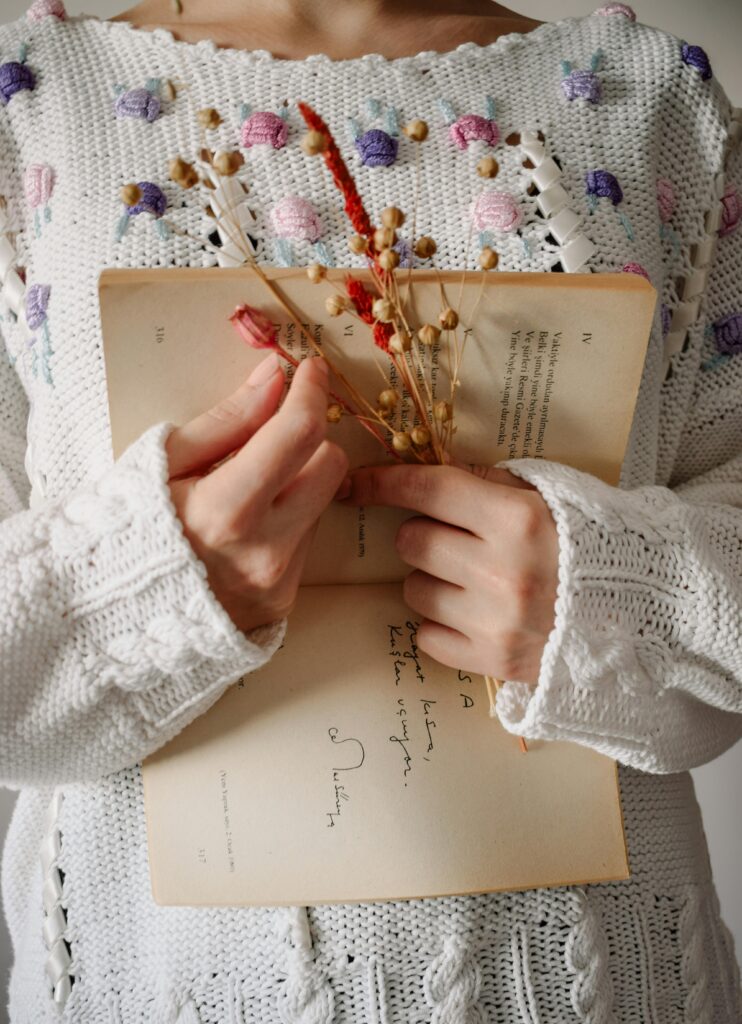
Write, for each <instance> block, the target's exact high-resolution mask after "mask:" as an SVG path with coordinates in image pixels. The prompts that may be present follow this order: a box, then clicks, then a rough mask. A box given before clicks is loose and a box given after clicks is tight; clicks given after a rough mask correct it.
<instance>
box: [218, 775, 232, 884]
mask: <svg viewBox="0 0 742 1024" xmlns="http://www.w3.org/2000/svg"><path fill="white" fill-rule="evenodd" d="M219 786H220V791H221V797H222V817H223V821H224V838H225V841H226V845H227V868H228V870H229V872H230V874H233V873H234V844H233V841H232V823H231V820H230V816H229V788H228V786H227V773H226V771H224V769H221V771H220V772H219Z"/></svg>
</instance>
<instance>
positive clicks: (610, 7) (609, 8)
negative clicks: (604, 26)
mask: <svg viewBox="0 0 742 1024" xmlns="http://www.w3.org/2000/svg"><path fill="white" fill-rule="evenodd" d="M593 13H594V14H602V15H603V17H611V16H612V15H614V14H617V15H619V16H620V17H622V18H628V20H629V21H636V14H635V13H634V10H633V8H632V7H629V5H628V4H603V6H602V7H598V9H597V10H596V11H594V12H593Z"/></svg>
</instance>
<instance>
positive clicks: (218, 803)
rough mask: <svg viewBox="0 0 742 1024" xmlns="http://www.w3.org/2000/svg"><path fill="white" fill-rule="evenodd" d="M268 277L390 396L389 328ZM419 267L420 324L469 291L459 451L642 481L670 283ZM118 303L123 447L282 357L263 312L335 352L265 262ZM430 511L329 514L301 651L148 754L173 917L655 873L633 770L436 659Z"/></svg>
mask: <svg viewBox="0 0 742 1024" xmlns="http://www.w3.org/2000/svg"><path fill="white" fill-rule="evenodd" d="M265 271H266V273H267V275H268V276H269V277H270V278H271V279H272V280H273V281H275V282H276V283H277V284H278V285H279V286H280V288H281V289H282V291H283V292H284V294H285V295H286V296H287V297H288V298H289V299H290V301H291V303H292V305H293V306H294V308H296V309H298V310H300V311H301V314H302V317H303V318H304V319H303V323H304V325H305V329H306V330H308V331H310V332H311V334H312V336H313V337H314V338H315V339H316V340H317V341H318V342H319V343H320V344H322V345H325V346H327V347H328V349H329V348H331V350H332V357H333V359H334V360H335V361H336V362H338V363H339V364H340V365H341V366H342V368H343V370H344V371H347V373H348V375H349V376H350V377H351V378H352V380H353V381H354V383H355V384H356V386H358V387H359V389H360V390H362V391H363V393H364V394H366V395H367V396H369V397H371V396H374V395H375V394H376V393H377V391H378V390H379V387H380V382H381V378H380V375H379V372H378V367H377V366H376V365H375V363H374V357H375V356H376V357H380V358H382V359H384V358H385V357H384V356H383V353H380V352H379V351H378V349H374V347H373V345H372V343H371V340H370V332H369V329H368V328H367V327H366V326H365V325H363V326H361V325H359V324H358V322H357V321H356V320H353V319H352V318H351V317H350V316H346V315H343V316H340V317H337V318H330V317H328V316H327V314H326V312H325V308H324V299H325V297H326V296H327V294H328V288H327V286H326V285H313V284H311V283H310V282H309V281H308V279H307V277H306V275H305V273H304V271H303V270H299V269H294V268H291V269H269V268H265ZM329 273H330V276H331V277H333V276H336V277H337V279H338V281H339V280H340V278H341V277H342V274H343V271H340V270H331V271H330V272H329ZM412 273H413V275H414V288H413V292H412V295H413V300H412V301H413V302H414V305H415V307H416V309H417V317H418V318H419V320H418V322H422V321H423V320H431V321H433V322H435V320H436V318H437V314H438V312H439V311H440V309H441V308H442V306H441V302H442V300H443V305H444V306H445V305H446V304H450V305H452V306H453V307H454V308H455V309H457V310H458V312H459V315H460V318H461V322H462V324H463V326H464V328H465V329H466V330H467V331H468V332H469V333H468V335H467V341H466V348H465V350H464V356H463V361H462V364H461V367H460V371H459V380H460V381H461V384H460V386H459V387H458V389H457V392H456V423H457V433H456V434H455V435H454V439H453V453H454V455H455V456H456V457H457V458H459V459H461V460H463V461H465V462H470V463H481V464H487V465H492V464H494V463H495V462H498V461H500V460H502V459H506V458H519V457H530V458H547V459H554V460H557V461H560V462H564V463H568V464H570V465H572V466H575V467H576V468H578V469H582V470H585V471H587V472H590V473H593V474H594V475H596V476H599V477H601V478H602V479H603V480H605V481H606V482H608V483H611V484H617V483H618V480H619V474H620V468H621V463H622V460H623V457H624V453H625V448H626V444H627V440H628V436H629V430H630V426H631V422H632V417H633V411H634V405H635V401H636V396H637V392H638V388H639V383H640V380H641V374H642V368H643V365H644V359H645V356H646V350H647V343H648V338H649V334H650V327H651V321H652V316H653V312H654V307H655V301H656V292H655V291H654V289H653V288H652V286H651V285H650V284H649V283H648V282H647V281H645V280H644V279H643V278H641V277H638V276H636V275H632V274H570V275H555V274H552V275H549V274H535V273H507V272H499V273H493V274H480V273H469V274H468V275H467V279H466V280H465V281H464V280H463V277H462V274H461V272H433V271H422V270H415V271H413V272H412ZM354 274H356V275H357V276H360V277H362V278H363V277H364V276H365V275H366V274H367V272H365V271H355V270H354ZM100 300H101V316H102V326H103V338H104V350H105V363H106V375H107V381H108V394H109V405H110V415H111V428H112V437H113V445H114V455H115V456H118V455H119V454H120V453H121V452H122V451H123V450H124V449H125V448H126V447H127V445H128V444H130V443H131V442H132V441H133V440H134V439H135V438H136V437H138V436H139V435H140V434H141V432H142V431H143V430H145V429H146V428H147V427H148V426H150V425H151V424H153V423H156V422H159V421H162V420H170V421H172V422H174V423H184V422H185V421H187V420H189V419H190V418H192V417H193V416H195V415H197V414H198V413H199V412H201V411H203V410H204V409H206V408H208V407H209V406H211V405H212V404H214V403H215V402H217V401H218V400H219V399H220V398H222V397H223V396H224V395H226V394H228V393H230V392H231V391H232V390H234V388H235V387H236V386H237V384H238V383H239V382H240V381H241V380H243V379H244V378H245V376H247V374H248V373H249V371H250V370H251V369H252V367H253V366H254V365H255V364H256V363H257V362H259V361H260V360H261V359H262V358H263V356H264V353H262V352H259V351H256V350H254V349H251V348H249V347H247V346H246V345H245V344H244V343H243V342H241V341H240V340H239V338H238V337H237V335H236V334H235V332H234V330H233V328H232V326H231V325H230V324H229V322H228V321H227V317H228V316H229V314H230V313H231V312H232V311H233V309H234V307H235V306H236V305H237V304H239V303H241V302H247V303H249V304H250V305H255V306H258V307H260V308H261V309H263V310H264V311H266V312H267V313H268V314H269V315H270V317H271V319H272V320H273V321H274V322H275V323H276V324H280V325H281V326H280V332H281V334H280V336H281V343H282V344H283V346H284V347H285V348H286V349H288V350H289V351H291V352H292V353H293V354H294V355H295V356H296V357H297V358H298V357H300V356H304V355H310V354H311V351H310V350H309V346H308V345H307V343H306V341H302V339H301V337H300V333H299V331H298V330H297V325H296V324H295V323H291V322H290V319H289V318H288V317H287V315H286V314H285V313H284V312H283V310H282V309H281V307H280V306H279V305H278V303H277V302H276V301H275V300H274V299H273V298H272V297H271V295H270V294H269V292H268V290H267V289H266V288H265V286H264V285H263V283H262V282H261V281H260V280H259V279H258V278H257V276H256V275H254V273H253V272H252V271H251V270H250V269H249V268H235V269H224V268H214V269H162V270H136V269H133V270H107V271H104V272H103V274H102V275H101V280H100ZM427 358H428V359H430V360H431V361H432V362H431V364H430V368H431V369H432V370H433V371H434V372H433V373H432V379H433V391H434V397H436V395H437V397H442V398H448V397H449V388H450V377H449V375H448V373H447V365H448V364H447V358H448V357H447V353H446V351H445V346H444V345H440V346H436V347H434V349H433V350H432V352H431V353H430V354H429V355H428V357H427ZM287 375H288V376H291V371H289V372H288V374H287ZM331 386H333V382H332V380H331ZM408 397H409V396H406V395H405V394H403V414H409V415H410V416H411V410H410V409H409V402H408ZM405 409H406V410H407V412H406V413H404V410H405ZM328 434H329V436H330V437H331V438H333V439H334V440H336V441H337V442H338V443H339V444H341V445H342V446H343V447H344V448H345V450H346V451H347V453H348V456H349V460H350V464H351V467H355V466H359V465H368V464H370V463H383V462H385V461H387V458H388V457H387V456H385V454H384V452H383V450H382V448H381V446H380V445H379V444H378V442H376V441H375V440H374V439H373V438H372V437H371V436H370V435H369V434H368V433H367V432H366V431H364V430H363V429H362V428H361V427H360V425H359V424H358V423H357V422H356V421H355V420H354V419H352V418H351V417H343V419H342V420H341V422H340V423H338V424H328ZM412 514H413V513H411V512H409V511H406V510H401V509H390V508H379V507H373V508H372V507H368V508H345V507H342V506H340V505H338V504H337V503H333V504H332V505H331V506H330V507H328V509H327V510H326V512H325V513H323V516H322V518H321V520H320V523H319V526H318V528H317V531H316V533H315V537H314V541H313V545H312V548H311V550H310V553H309V556H308V558H307V562H306V565H305V570H304V574H303V576H302V585H301V587H300V588H299V594H298V598H297V602H296V606H295V608H294V610H293V611H292V613H291V615H290V617H289V622H288V628H287V634H286V639H285V641H284V644H283V646H282V647H281V648H280V650H279V651H277V652H276V654H275V655H274V656H273V658H272V659H271V660H270V662H268V664H266V665H264V666H263V667H262V668H261V669H258V670H257V671H255V672H252V673H250V674H249V675H248V676H246V677H244V678H243V679H240V680H235V685H233V686H232V687H230V688H229V689H228V690H227V691H226V693H225V694H224V695H223V696H222V697H221V698H220V699H219V700H218V701H217V702H216V703H215V704H214V705H213V706H212V707H211V708H210V709H209V710H208V711H207V713H206V714H204V715H202V716H201V717H200V718H198V719H197V720H196V721H194V722H193V723H191V725H189V726H188V727H187V728H186V729H184V730H183V731H182V732H181V733H180V734H179V735H178V736H176V737H175V738H174V739H173V740H172V741H171V742H170V743H168V744H166V745H165V746H164V747H162V748H161V749H160V750H158V751H157V752H156V753H155V754H154V755H153V756H151V757H149V758H148V759H147V760H146V761H145V762H144V764H143V766H142V771H143V777H144V787H145V807H146V815H147V832H148V846H149V862H150V871H151V877H152V886H153V894H154V898H155V900H156V901H157V902H158V903H161V904H184V905H240V904H256V905H273V904H292V903H299V904H305V905H306V904H312V903H332V902H355V901H368V900H383V899H399V898H414V897H425V896H438V895H444V894H453V893H473V892H485V891H494V890H505V889H525V888H531V887H536V886H538V887H541V886H550V885H560V884H575V883H585V882H596V881H606V880H612V879H622V878H627V877H628V876H629V865H628V858H627V850H626V843H625V837H624V832H623V822H622V815H621V804H620V793H619V787H618V777H617V766H616V764H615V762H614V761H612V760H610V759H609V758H606V757H604V756H603V755H601V754H598V753H597V752H595V751H592V750H590V749H588V748H586V747H583V746H579V745H576V744H572V743H545V742H540V741H538V742H534V741H531V742H529V745H528V753H527V754H523V753H522V752H521V751H520V750H519V748H518V743H517V740H516V738H515V737H514V736H513V735H511V734H510V733H508V732H506V731H505V730H504V729H503V728H502V727H501V725H500V724H499V722H498V721H497V719H496V718H491V717H490V715H489V700H488V697H487V693H486V689H485V685H484V680H483V678H482V677H480V676H476V675H473V674H471V673H466V672H462V671H457V670H455V669H451V668H448V667H447V666H444V665H441V664H440V663H439V662H436V661H434V660H433V659H432V658H430V657H428V656H427V655H425V654H424V653H423V652H422V651H420V650H419V649H418V648H417V646H416V642H415V638H416V630H417V627H418V625H419V619H416V618H415V614H414V613H413V611H412V610H411V609H410V608H408V607H407V606H406V605H405V603H404V601H403V599H402V588H401V581H402V580H403V578H404V577H405V576H406V575H407V573H408V572H410V571H411V569H410V567H409V566H408V565H406V563H404V562H402V561H401V559H400V558H399V557H398V555H397V553H396V549H395V547H394V534H395V532H396V530H397V528H398V526H399V524H400V523H401V522H402V521H403V520H404V519H406V518H408V517H409V516H410V515H412Z"/></svg>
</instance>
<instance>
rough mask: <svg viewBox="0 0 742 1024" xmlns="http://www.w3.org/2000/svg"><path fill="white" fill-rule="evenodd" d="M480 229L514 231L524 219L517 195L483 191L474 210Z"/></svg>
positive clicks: (476, 222)
mask: <svg viewBox="0 0 742 1024" xmlns="http://www.w3.org/2000/svg"><path fill="white" fill-rule="evenodd" d="M472 219H473V221H474V226H475V227H476V228H477V230H478V231H486V230H487V229H488V228H490V229H494V230H495V231H514V230H515V229H516V228H517V227H518V226H519V225H520V224H521V222H522V220H523V213H522V211H521V209H520V207H519V205H518V201H517V200H516V198H515V196H512V195H511V194H510V193H509V192H482V194H481V195H480V196H479V197H478V199H477V200H476V202H475V203H474V209H473V211H472Z"/></svg>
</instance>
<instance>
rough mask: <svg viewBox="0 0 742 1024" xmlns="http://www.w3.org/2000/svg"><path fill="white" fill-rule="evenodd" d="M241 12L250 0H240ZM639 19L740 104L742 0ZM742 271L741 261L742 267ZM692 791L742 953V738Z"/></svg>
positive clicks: (4, 948)
mask: <svg viewBox="0 0 742 1024" xmlns="http://www.w3.org/2000/svg"><path fill="white" fill-rule="evenodd" d="M29 5H30V0H0V22H2V21H10V20H12V19H13V18H17V17H19V16H20V15H21V14H22V13H23V12H24V11H25V10H27V8H28V7H29ZM133 5H134V0H124V2H122V0H66V7H67V11H68V13H69V14H79V13H82V12H87V13H90V14H97V15H98V16H99V17H101V18H108V17H110V16H111V15H113V14H117V13H119V12H120V11H123V10H126V9H128V8H130V7H132V6H133ZM244 5H245V12H246V13H247V12H248V11H249V9H250V0H244ZM599 5H600V0H511V2H510V3H509V4H508V5H507V6H509V7H510V8H511V9H512V10H516V11H518V12H520V13H522V14H527V15H529V16H530V17H533V18H538V19H539V20H540V21H555V20H557V19H558V18H564V17H569V16H572V15H581V14H589V13H590V12H591V11H593V10H594V9H595V8H596V7H597V6H599ZM634 8H635V10H636V12H637V16H638V18H639V20H640V21H643V22H645V23H646V24H649V25H658V26H660V27H661V28H664V29H666V30H668V31H670V32H673V33H675V35H677V36H679V37H680V38H682V39H686V40H687V41H688V42H691V43H696V44H699V45H701V46H703V47H704V49H706V50H707V52H708V54H709V56H710V58H711V63H712V65H713V69H714V75H715V76H716V78H718V79H719V80H720V82H721V83H722V85H723V86H724V88H725V89H726V91H727V93H728V95H729V96H730V97H731V99H732V100H733V102H734V103H735V104H737V105H738V106H742V61H741V60H740V43H742V0H706V2H705V3H699V2H698V0H634ZM741 272H742V268H741ZM693 778H694V781H695V785H696V792H697V794H698V799H699V802H700V804H701V808H702V810H703V819H704V823H705V828H706V834H707V837H708V841H709V847H710V851H711V863H712V866H713V871H714V876H715V878H716V884H717V888H718V890H719V897H720V900H721V907H722V913H723V915H724V918H725V920H726V922H727V924H728V925H729V927H730V928H731V929H732V932H733V934H734V936H735V941H736V944H737V953H738V956H739V957H740V959H741V960H742V884H741V880H742V814H741V813H740V812H741V811H742V799H741V798H740V791H741V786H740V783H741V782H742V743H738V744H737V746H736V747H735V748H734V749H732V750H730V751H728V752H727V753H726V754H724V755H723V756H722V757H720V758H717V760H716V761H714V762H712V763H711V764H708V765H704V766H703V767H701V768H699V769H696V770H695V771H694V772H693ZM13 801H14V795H13V794H12V793H9V792H7V791H4V790H2V789H0V837H1V836H2V835H3V834H4V832H5V828H6V826H7V821H8V818H9V816H10V812H11V809H12V806H13ZM10 959H11V953H10V949H9V943H8V939H7V935H6V933H5V928H4V921H3V920H0V1021H2V1020H3V1013H4V1003H5V987H6V982H5V978H6V976H7V970H8V967H9V964H10Z"/></svg>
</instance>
